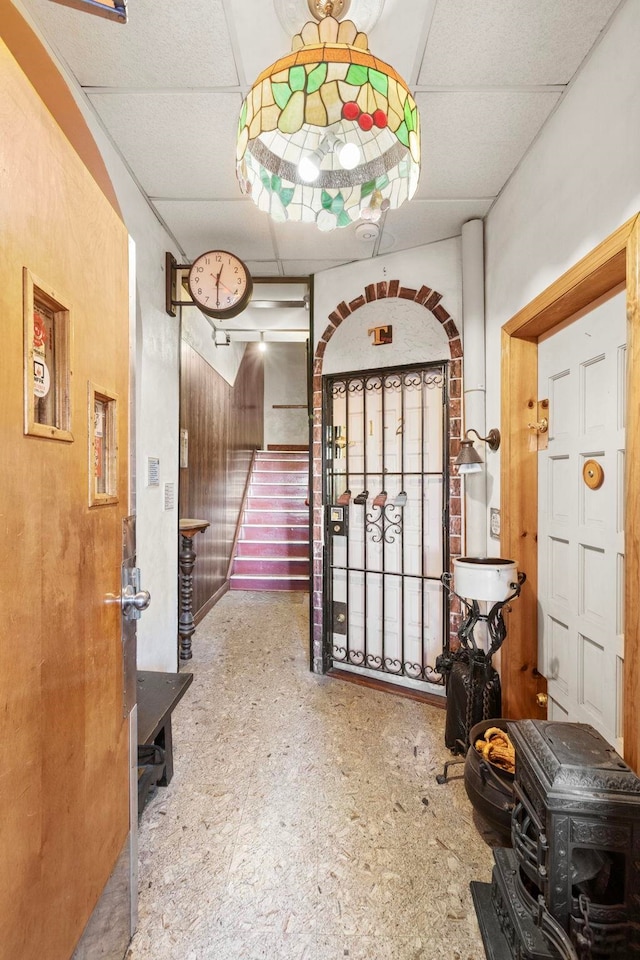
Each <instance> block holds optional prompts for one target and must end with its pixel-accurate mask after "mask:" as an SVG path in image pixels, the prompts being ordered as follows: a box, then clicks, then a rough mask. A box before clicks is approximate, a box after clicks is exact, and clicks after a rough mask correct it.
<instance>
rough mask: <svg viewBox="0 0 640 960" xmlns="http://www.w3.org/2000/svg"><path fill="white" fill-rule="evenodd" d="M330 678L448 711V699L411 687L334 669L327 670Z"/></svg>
mask: <svg viewBox="0 0 640 960" xmlns="http://www.w3.org/2000/svg"><path fill="white" fill-rule="evenodd" d="M326 675H327V676H328V677H333V678H334V680H345V681H346V682H347V683H355V684H356V685H357V686H359V687H368V688H369V689H370V690H380V691H381V692H382V693H391V694H393V695H394V696H396V697H404V698H405V699H406V700H417V701H418V703H428V704H429V706H431V707H438V708H439V709H440V710H446V708H447V698H446V697H437V696H436V695H435V694H434V693H426V692H424V693H423V692H422V690H412V689H411V687H399V686H395V685H394V684H393V683H388V682H385V681H384V680H376V679H375V678H374V677H364V676H362V674H359V673H351V672H350V671H347V670H338V669H337V668H335V667H333V668H332V669H331V670H327V674H326Z"/></svg>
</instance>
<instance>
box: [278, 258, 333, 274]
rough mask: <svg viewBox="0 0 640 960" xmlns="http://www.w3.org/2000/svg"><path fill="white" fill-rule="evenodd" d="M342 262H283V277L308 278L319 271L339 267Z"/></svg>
mask: <svg viewBox="0 0 640 960" xmlns="http://www.w3.org/2000/svg"><path fill="white" fill-rule="evenodd" d="M343 263H344V260H283V261H282V266H283V267H284V275H285V277H310V276H311V275H312V274H314V273H320V271H321V270H329V269H331V267H340V266H342V264H343Z"/></svg>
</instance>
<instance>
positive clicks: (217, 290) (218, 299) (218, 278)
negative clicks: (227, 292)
mask: <svg viewBox="0 0 640 960" xmlns="http://www.w3.org/2000/svg"><path fill="white" fill-rule="evenodd" d="M223 266H224V264H223V265H222V266H221V267H220V270H219V271H218V274H217V276H216V307H219V306H220V277H221V276H222V267H223ZM211 276H213V274H211ZM222 286H224V284H222Z"/></svg>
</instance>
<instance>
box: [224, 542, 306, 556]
mask: <svg viewBox="0 0 640 960" xmlns="http://www.w3.org/2000/svg"><path fill="white" fill-rule="evenodd" d="M237 557H252V558H253V557H299V558H301V559H308V557H309V541H308V540H238V542H237V544H236V558H237Z"/></svg>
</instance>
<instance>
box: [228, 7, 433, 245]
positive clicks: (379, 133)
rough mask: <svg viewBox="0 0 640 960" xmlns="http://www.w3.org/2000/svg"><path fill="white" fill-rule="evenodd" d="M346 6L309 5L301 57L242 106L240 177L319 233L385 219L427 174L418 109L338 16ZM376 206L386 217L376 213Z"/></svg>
mask: <svg viewBox="0 0 640 960" xmlns="http://www.w3.org/2000/svg"><path fill="white" fill-rule="evenodd" d="M342 6H343V5H342V4H340V3H339V2H331V0H314V2H313V3H312V4H311V3H310V4H309V7H310V9H311V10H312V12H313V14H314V16H315V17H316V18H317V20H318V21H319V23H317V22H314V21H309V22H308V23H306V24H305V25H304V27H303V28H302V30H301V31H300V33H299V34H296V36H295V37H294V38H293V42H292V53H290V54H289V55H288V56H286V57H282V58H281V59H280V60H277V61H276V62H275V63H274V64H272V65H271V66H270V67H268V68H267V69H266V70H264V71H263V72H262V73H261V74H260V76H259V77H258V79H257V80H256V81H255V83H254V84H253V86H252V88H251V90H250V91H249V93H248V95H247V97H246V99H245V100H244V102H243V104H242V109H241V112H240V119H239V123H238V146H237V157H236V160H237V163H236V173H237V177H238V181H239V183H240V189H241V190H242V192H243V193H245V194H247V195H249V196H250V197H251V198H252V199H253V201H254V203H255V204H256V205H257V206H258V207H259V209H260V210H262V211H264V212H265V213H268V214H269V215H270V216H271V217H272V218H273V219H274V220H277V221H279V222H282V223H283V222H285V221H288V220H296V221H302V222H304V223H315V224H316V225H317V226H318V228H319V229H320V230H333V229H334V228H335V227H346V226H349V225H350V224H351V223H354V222H355V221H357V220H359V219H360V218H361V217H365V218H367V215H368V213H365V211H367V212H369V211H371V215H370V216H369V219H377V218H379V217H380V215H381V213H383V212H384V211H385V210H387V209H389V208H392V209H396V208H397V207H399V206H400V205H401V204H402V203H404V201H405V200H409V199H411V197H412V196H413V194H414V193H415V191H416V187H417V185H418V177H419V174H420V125H419V119H418V109H417V107H416V104H415V101H414V99H413V97H412V95H411V93H410V91H409V89H408V87H407V85H406V83H405V82H404V80H403V79H402V78H401V77H400V76H399V75H398V74H397V73H396V71H395V70H394V69H393V67H390V66H389V65H388V64H386V63H384V62H383V61H382V60H378V59H377V58H376V57H374V56H372V54H371V53H370V52H369V41H368V39H367V35H366V33H361V32H358V29H357V28H356V26H355V24H354V23H353V22H352V21H351V20H343V21H340V20H339V19H337V18H338V17H339V16H340V15H341V12H342ZM375 211H378V212H377V217H376V216H375Z"/></svg>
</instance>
